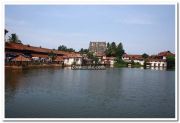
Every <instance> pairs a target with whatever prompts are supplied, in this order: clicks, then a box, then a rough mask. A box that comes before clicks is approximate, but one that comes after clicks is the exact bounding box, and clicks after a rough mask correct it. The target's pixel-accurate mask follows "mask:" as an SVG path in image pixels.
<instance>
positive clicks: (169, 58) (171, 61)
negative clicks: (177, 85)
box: [166, 56, 175, 69]
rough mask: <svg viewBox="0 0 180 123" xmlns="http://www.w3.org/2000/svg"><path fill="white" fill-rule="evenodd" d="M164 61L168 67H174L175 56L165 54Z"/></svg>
mask: <svg viewBox="0 0 180 123" xmlns="http://www.w3.org/2000/svg"><path fill="white" fill-rule="evenodd" d="M166 62H167V68H168V69H172V68H175V56H167V58H166Z"/></svg>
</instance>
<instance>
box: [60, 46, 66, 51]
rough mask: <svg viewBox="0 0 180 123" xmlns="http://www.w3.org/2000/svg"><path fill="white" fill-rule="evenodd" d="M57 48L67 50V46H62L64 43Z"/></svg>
mask: <svg viewBox="0 0 180 123" xmlns="http://www.w3.org/2000/svg"><path fill="white" fill-rule="evenodd" d="M58 50H62V51H66V50H67V47H66V46H64V45H60V46H59V47H58Z"/></svg>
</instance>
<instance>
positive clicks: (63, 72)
mask: <svg viewBox="0 0 180 123" xmlns="http://www.w3.org/2000/svg"><path fill="white" fill-rule="evenodd" d="M174 82H175V73H174V71H165V70H151V69H139V68H120V69H119V68H109V69H106V70H71V69H69V68H65V69H60V68H59V69H54V68H46V69H26V70H15V71H12V70H5V94H6V95H5V96H6V97H5V98H6V104H5V105H6V107H5V109H6V112H5V114H6V117H30V118H31V117H42V118H43V117H49V118H56V117H57V118H59V117H112V118H113V117H116V118H120V117H124V118H126V117H148V118H150V117H174V116H175V113H174V111H175V108H174V99H175V96H174V95H175V94H174V88H175V87H174V86H175V85H174Z"/></svg>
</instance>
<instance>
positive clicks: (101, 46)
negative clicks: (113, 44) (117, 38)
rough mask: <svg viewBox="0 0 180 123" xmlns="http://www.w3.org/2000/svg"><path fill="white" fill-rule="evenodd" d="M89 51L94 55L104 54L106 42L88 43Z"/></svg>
mask: <svg viewBox="0 0 180 123" xmlns="http://www.w3.org/2000/svg"><path fill="white" fill-rule="evenodd" d="M89 51H91V52H94V53H95V54H96V53H98V54H99V53H102V54H103V53H104V52H105V51H106V42H90V44H89Z"/></svg>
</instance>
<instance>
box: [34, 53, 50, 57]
mask: <svg viewBox="0 0 180 123" xmlns="http://www.w3.org/2000/svg"><path fill="white" fill-rule="evenodd" d="M31 55H32V57H41V58H47V57H48V55H43V54H33V53H32V54H31Z"/></svg>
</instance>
